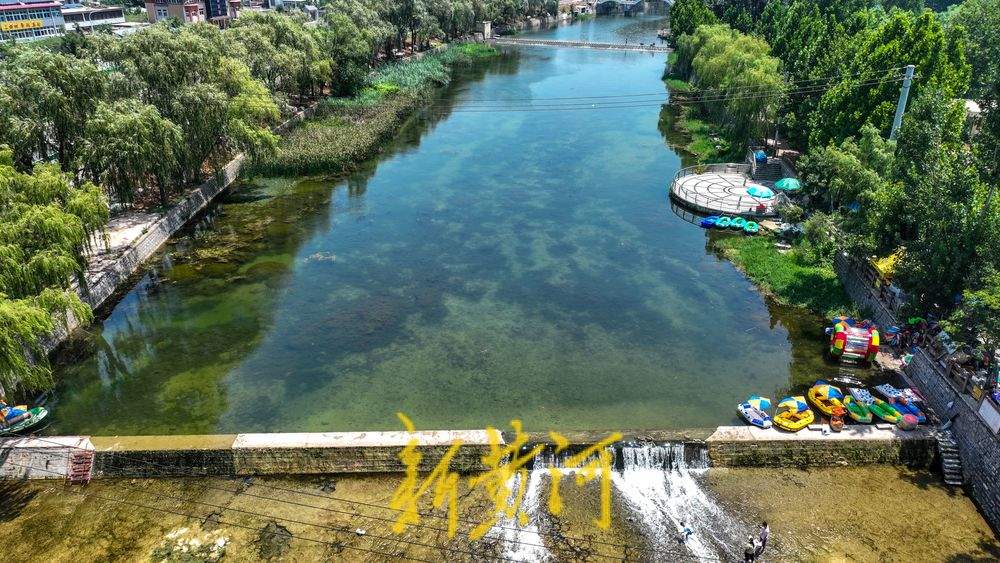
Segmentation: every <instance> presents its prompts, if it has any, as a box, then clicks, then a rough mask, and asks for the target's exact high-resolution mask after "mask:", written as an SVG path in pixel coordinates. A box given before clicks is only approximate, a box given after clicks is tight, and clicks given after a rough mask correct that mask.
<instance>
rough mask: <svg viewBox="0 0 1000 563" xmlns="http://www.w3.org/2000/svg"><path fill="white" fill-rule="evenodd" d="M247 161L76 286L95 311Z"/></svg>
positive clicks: (71, 324) (59, 337) (307, 113)
mask: <svg viewBox="0 0 1000 563" xmlns="http://www.w3.org/2000/svg"><path fill="white" fill-rule="evenodd" d="M315 112H316V108H315V106H314V107H310V108H307V109H305V110H303V111H301V112H299V113H297V114H295V115H294V116H292V117H291V118H289V119H288V120H287V121H285V122H284V123H282V124H281V125H278V126H277V127H275V129H274V131H275V132H277V133H279V134H280V133H285V132H287V131H288V130H289V129H290V128H291V127H292V126H293V125H294V124H295V123H298V122H299V121H302V120H304V119H308V118H310V117H312V116H313V115H314V114H315ZM245 162H246V157H245V156H244V155H242V154H241V155H238V156H237V157H236V158H234V159H233V160H231V161H229V164H227V165H226V166H224V167H223V168H222V170H221V171H220V172H219V173H218V174H217V175H216V176H215V177H214V178H212V179H210V180H208V181H207V182H205V183H203V184H202V185H200V186H198V187H197V188H195V189H194V190H191V192H190V193H188V195H187V196H185V197H184V199H182V200H181V201H180V202H179V203H178V204H177V205H174V206H173V207H171V208H170V209H169V210H168V211H167V212H166V213H165V214H164V215H163V216H162V217H161V218H160V219H159V220H157V221H156V222H155V223H154V224H153V226H152V227H150V228H149V230H147V231H146V232H145V233H143V234H142V235H141V236H140V237H139V238H137V239H136V240H135V241H134V242H133V243H132V245H131V247H130V248H129V249H128V250H126V251H125V252H123V253H122V255H121V256H119V257H118V259H117V260H115V261H114V262H113V263H112V264H110V265H109V266H108V267H106V268H103V269H102V270H100V271H99V272H94V273H90V274H88V276H87V280H86V282H87V283H86V286H87V287H86V288H81V287H79V286H75V289H76V290H77V292H78V293H79V294H80V297H81V298H82V299H83V300H84V302H86V303H88V304H89V305H90V306H91V308H92V309H95V310H96V309H97V308H99V307H100V306H102V305H104V304H105V303H107V302H108V300H109V299H110V298H111V297H112V296H113V295H114V294H115V292H117V291H118V289H119V287H120V286H121V285H122V283H123V282H125V281H126V280H128V279H129V278H130V277H131V276H132V275H133V274H135V273H136V272H137V271H138V270H139V267H140V266H142V264H143V262H145V261H146V260H147V259H148V258H149V257H150V256H152V255H153V254H154V253H155V252H156V251H157V250H158V249H159V248H160V247H161V246H163V244H164V243H165V242H167V240H168V239H169V238H170V237H171V236H173V234H174V233H176V232H177V231H179V230H180V229H181V228H182V227H184V225H186V224H187V223H188V221H190V220H191V219H193V218H194V217H195V215H197V214H198V213H199V212H201V210H203V209H205V208H206V207H207V206H208V204H209V203H211V202H212V200H214V199H215V198H216V196H218V195H219V194H220V193H222V191H223V190H225V189H226V188H227V187H229V185H230V184H232V183H233V182H234V181H236V179H237V178H238V177H239V175H240V170H242V168H243V164H244V163H245ZM79 325H80V323H79V321H78V320H77V319H76V318H75V317H73V316H72V315H70V318H69V319H68V322H67V326H65V327H62V326H60V327H58V329H57V330H55V331H53V334H52V335H51V336H50V337H49V338H48V339H46V340H45V341H44V342H43V343H42V349H43V351H44V352H45V353H46V354H48V353H50V352H52V351H53V350H55V349H56V347H58V346H59V345H60V344H62V343H63V342H64V341H65V340H66V338H67V337H68V336H69V334H70V333H71V332H72V331H73V330H75V329H76V328H77V327H78V326H79Z"/></svg>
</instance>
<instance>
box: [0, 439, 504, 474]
mask: <svg viewBox="0 0 1000 563" xmlns="http://www.w3.org/2000/svg"><path fill="white" fill-rule="evenodd" d="M411 440H416V444H417V450H416V451H417V452H418V453H419V454H420V456H421V459H420V463H419V465H418V467H419V468H420V470H421V471H430V470H432V469H433V468H434V467H435V466H436V465H437V464H438V462H439V461H440V460H441V459H442V457H443V456H444V455H445V453H446V452H447V451H448V450H449V449H450V448H451V446H452V444H454V443H455V441H461V446H460V447H459V449H458V451H457V453H456V454H455V455H454V457H453V458H452V460H451V464H450V468H451V469H452V470H453V471H458V472H467V471H479V470H483V469H485V466H484V465H483V463H482V457H483V456H484V455H486V454H487V453H489V451H490V448H489V436H488V434H487V432H486V431H485V430H441V431H426V432H415V433H413V434H407V433H406V432H329V433H293V434H215V435H200V436H115V437H92V438H91V437H86V436H63V437H40V438H27V437H26V438H7V439H3V440H0V477H2V478H28V479H65V478H66V477H67V476H68V467H69V462H68V460H69V459H70V457H71V456H73V455H74V454H75V453H77V452H80V451H92V452H93V453H94V457H93V466H92V467H91V471H90V475H91V477H93V478H102V477H189V476H198V477H203V476H234V475H237V476H239V475H309V474H321V473H401V472H403V471H405V470H406V466H405V465H404V464H403V462H402V461H401V460H400V453H402V452H403V449H404V448H405V447H406V446H407V445H408V444H409V443H410V441H411ZM500 443H501V444H503V440H502V439H501V441H500Z"/></svg>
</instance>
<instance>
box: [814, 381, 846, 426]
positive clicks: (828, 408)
mask: <svg viewBox="0 0 1000 563" xmlns="http://www.w3.org/2000/svg"><path fill="white" fill-rule="evenodd" d="M806 396H807V397H809V402H810V403H811V404H812V406H814V407H816V410H818V411H819V412H820V413H821V414H823V415H825V416H828V417H832V416H834V415H835V414H837V412H841V413H843V412H844V411H846V410H847V409H846V408H845V407H844V403H842V402H841V401H842V400H843V399H844V393H843V391H841V390H840V389H839V388H838V387H834V386H833V385H830V384H829V383H827V382H825V381H823V380H822V379H821V380H819V381H817V382H816V385H813V386H812V387H810V388H809V392H808V393H806Z"/></svg>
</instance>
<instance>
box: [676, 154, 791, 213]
mask: <svg viewBox="0 0 1000 563" xmlns="http://www.w3.org/2000/svg"><path fill="white" fill-rule="evenodd" d="M750 170H751V167H750V165H749V164H745V163H734V162H728V163H720V164H698V165H695V166H688V167H685V168H681V169H680V170H678V171H677V172H676V173H675V174H674V178H673V180H672V181H671V183H670V194H671V195H672V196H673V197H674V198H676V199H678V200H679V201H680V202H682V203H683V204H685V205H688V206H689V207H693V208H695V209H696V210H698V211H704V212H709V213H726V214H731V215H743V216H751V217H753V216H756V217H767V216H771V215H774V207H775V203H776V201H777V198H775V199H774V200H763V199H760V198H756V197H753V196H751V195H749V194H747V195H746V196H739V197H738V198H737V200H736V203H732V202H731V201H725V200H723V199H721V198H719V197H713V196H707V195H705V194H701V193H698V192H696V191H693V190H690V189H688V188H686V187H684V186H682V185H681V182H679V180H681V179H682V178H685V177H687V176H692V175H699V174H710V173H716V174H740V175H742V176H744V177H745V178H746V180H747V182H749V180H750V178H749V176H748V174H749V173H750ZM761 206H763V210H761Z"/></svg>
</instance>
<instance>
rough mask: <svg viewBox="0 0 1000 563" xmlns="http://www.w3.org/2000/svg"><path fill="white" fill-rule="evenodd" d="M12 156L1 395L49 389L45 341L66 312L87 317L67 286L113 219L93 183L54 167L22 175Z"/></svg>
mask: <svg viewBox="0 0 1000 563" xmlns="http://www.w3.org/2000/svg"><path fill="white" fill-rule="evenodd" d="M12 157H13V152H12V151H11V150H10V149H9V148H6V147H0V393H2V392H3V390H12V389H16V388H18V387H27V388H32V389H37V388H43V387H47V386H48V385H50V384H51V381H52V373H51V370H50V368H49V365H48V363H47V361H46V357H45V354H44V353H43V351H42V348H41V339H42V338H44V337H46V336H48V335H49V334H50V333H51V332H52V331H53V330H54V329H55V327H56V325H57V323H59V322H64V321H65V319H66V315H67V313H72V314H73V315H75V316H76V317H77V318H79V319H81V320H84V321H85V320H87V319H89V318H90V309H89V308H88V307H87V306H86V305H85V304H84V303H83V302H82V301H81V300H80V298H79V297H78V296H77V294H76V293H75V292H74V291H72V290H70V289H68V288H69V284H70V281H71V280H72V279H73V277H74V276H75V275H78V274H79V273H80V272H81V270H82V267H81V265H82V264H83V258H82V251H83V249H84V248H85V247H86V246H87V245H88V244H89V242H90V240H91V237H92V236H93V235H95V234H96V233H97V231H98V230H99V229H101V228H103V226H104V225H105V223H106V222H107V219H108V207H107V203H106V201H105V199H104V197H103V195H102V194H101V191H100V189H98V188H97V187H96V186H94V185H93V184H84V185H82V186H80V187H78V188H76V187H73V186H72V185H71V183H70V181H69V178H68V177H67V176H66V175H65V174H63V173H62V172H61V171H60V170H59V167H58V166H57V165H55V164H43V165H38V166H37V167H35V169H34V171H33V173H31V174H25V173H21V172H18V171H17V170H15V168H14V166H13V158H12Z"/></svg>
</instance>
